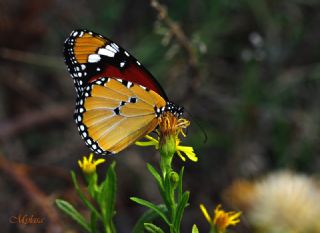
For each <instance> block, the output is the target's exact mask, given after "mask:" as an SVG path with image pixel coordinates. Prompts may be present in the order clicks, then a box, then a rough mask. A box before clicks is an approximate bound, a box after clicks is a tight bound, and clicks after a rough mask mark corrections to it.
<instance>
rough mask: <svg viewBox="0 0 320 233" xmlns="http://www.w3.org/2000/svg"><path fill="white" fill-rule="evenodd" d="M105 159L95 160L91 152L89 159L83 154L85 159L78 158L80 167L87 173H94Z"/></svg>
mask: <svg viewBox="0 0 320 233" xmlns="http://www.w3.org/2000/svg"><path fill="white" fill-rule="evenodd" d="M104 161H105V159H98V160H93V153H91V154H90V156H89V159H88V158H87V157H86V156H83V161H81V160H78V164H79V167H80V168H81V169H82V171H83V172H84V173H86V174H92V173H94V172H95V171H96V167H97V165H99V164H101V163H104Z"/></svg>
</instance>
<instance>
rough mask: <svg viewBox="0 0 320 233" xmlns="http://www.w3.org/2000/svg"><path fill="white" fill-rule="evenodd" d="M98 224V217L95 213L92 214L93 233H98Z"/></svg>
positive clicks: (91, 226)
mask: <svg viewBox="0 0 320 233" xmlns="http://www.w3.org/2000/svg"><path fill="white" fill-rule="evenodd" d="M97 222H98V218H97V215H96V214H95V213H94V212H91V219H90V228H91V232H92V233H98V231H97Z"/></svg>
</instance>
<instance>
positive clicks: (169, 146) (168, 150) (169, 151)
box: [160, 135, 180, 233]
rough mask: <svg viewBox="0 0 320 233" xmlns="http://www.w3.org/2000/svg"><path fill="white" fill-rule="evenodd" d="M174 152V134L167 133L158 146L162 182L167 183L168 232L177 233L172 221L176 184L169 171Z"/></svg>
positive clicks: (178, 230) (177, 230) (174, 210)
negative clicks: (169, 221) (169, 222)
mask: <svg viewBox="0 0 320 233" xmlns="http://www.w3.org/2000/svg"><path fill="white" fill-rule="evenodd" d="M175 152H176V139H175V136H174V135H169V136H167V137H165V138H164V143H162V145H161V146H160V155H161V158H160V168H161V171H162V180H163V183H164V184H169V185H168V186H166V185H165V186H164V187H165V190H164V191H165V195H166V197H167V199H168V201H169V206H167V209H168V211H169V216H170V220H171V224H170V226H169V227H170V233H179V232H180V229H175V226H174V224H173V221H174V219H175V215H176V206H177V204H176V200H175V188H176V184H174V183H173V182H171V180H170V179H171V177H170V173H171V172H172V171H173V169H172V158H173V155H174V153H175Z"/></svg>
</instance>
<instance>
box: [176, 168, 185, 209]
mask: <svg viewBox="0 0 320 233" xmlns="http://www.w3.org/2000/svg"><path fill="white" fill-rule="evenodd" d="M183 172H184V167H182V168H181V170H180V174H179V184H178V200H177V202H178V203H179V202H180V201H181V197H182V192H183V191H182V178H183Z"/></svg>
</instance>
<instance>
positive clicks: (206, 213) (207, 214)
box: [200, 204, 212, 225]
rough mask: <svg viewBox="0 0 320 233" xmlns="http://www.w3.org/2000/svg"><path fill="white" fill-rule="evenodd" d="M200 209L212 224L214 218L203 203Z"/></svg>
mask: <svg viewBox="0 0 320 233" xmlns="http://www.w3.org/2000/svg"><path fill="white" fill-rule="evenodd" d="M200 209H201V212H202V213H203V215H204V217H205V218H206V220H207V221H208V223H209V224H210V225H211V224H212V219H211V217H210V215H209V213H208V211H207V209H206V207H205V206H204V205H203V204H200Z"/></svg>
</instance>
